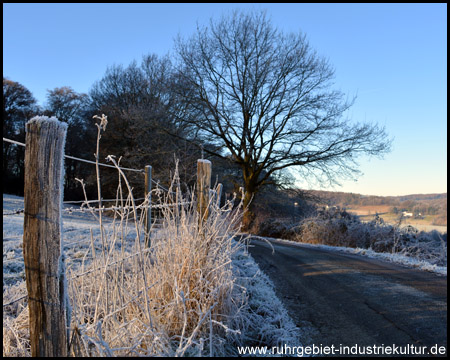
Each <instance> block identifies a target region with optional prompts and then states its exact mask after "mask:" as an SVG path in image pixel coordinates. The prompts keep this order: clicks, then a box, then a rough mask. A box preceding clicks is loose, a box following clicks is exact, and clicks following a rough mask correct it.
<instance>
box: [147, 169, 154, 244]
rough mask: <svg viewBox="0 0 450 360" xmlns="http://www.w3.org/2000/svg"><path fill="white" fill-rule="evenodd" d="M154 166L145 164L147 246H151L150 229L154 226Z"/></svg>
mask: <svg viewBox="0 0 450 360" xmlns="http://www.w3.org/2000/svg"><path fill="white" fill-rule="evenodd" d="M151 191H152V167H151V166H150V165H146V166H145V197H147V196H148V209H147V218H146V221H145V246H147V247H150V229H151V227H152V208H151V206H152V195H151Z"/></svg>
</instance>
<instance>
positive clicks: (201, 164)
mask: <svg viewBox="0 0 450 360" xmlns="http://www.w3.org/2000/svg"><path fill="white" fill-rule="evenodd" d="M210 187H211V161H209V160H203V159H199V160H197V211H198V215H199V224H200V225H201V224H202V223H203V222H204V221H206V219H207V218H208V206H209V188H210Z"/></svg>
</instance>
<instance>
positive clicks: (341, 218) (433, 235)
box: [294, 210, 447, 266]
mask: <svg viewBox="0 0 450 360" xmlns="http://www.w3.org/2000/svg"><path fill="white" fill-rule="evenodd" d="M400 225H401V219H399V221H398V223H397V224H396V225H388V224H385V223H384V221H383V219H381V218H380V217H378V216H376V217H375V218H374V220H372V221H370V222H368V223H363V222H361V221H360V220H359V219H358V217H356V216H353V215H350V214H348V213H346V212H342V211H335V210H332V211H322V212H319V214H318V215H317V216H315V217H311V218H308V219H305V220H303V221H302V222H301V223H300V226H299V227H297V228H296V229H297V233H296V236H295V237H294V240H296V241H299V242H304V243H310V244H324V245H332V246H345V247H352V248H364V249H372V250H374V251H375V252H388V253H397V254H402V255H406V256H409V257H414V258H416V259H419V260H425V261H427V262H429V263H431V264H433V265H439V266H446V265H447V234H444V235H441V234H439V233H438V232H437V231H435V230H434V231H431V232H424V231H421V232H419V231H418V230H417V229H416V228H414V227H412V226H406V227H403V228H401V227H400Z"/></svg>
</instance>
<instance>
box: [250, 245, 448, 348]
mask: <svg viewBox="0 0 450 360" xmlns="http://www.w3.org/2000/svg"><path fill="white" fill-rule="evenodd" d="M271 245H272V246H273V248H272V247H271ZM271 245H270V244H267V243H266V242H264V241H261V240H255V239H252V240H251V241H250V246H249V252H250V254H251V255H252V256H253V258H254V259H255V260H256V262H257V263H258V264H259V266H260V268H261V270H262V271H263V272H264V273H266V274H267V275H268V276H269V277H270V279H271V280H272V282H273V283H274V285H275V288H276V291H277V293H278V295H279V298H280V299H281V300H282V301H283V303H284V304H285V306H286V308H287V310H288V312H289V314H290V315H291V317H292V319H293V320H294V322H296V324H297V326H299V327H309V328H310V329H312V330H313V332H312V335H311V338H310V339H309V341H311V344H303V345H312V344H315V345H320V344H322V345H323V346H332V345H334V346H335V347H339V346H340V345H342V346H354V345H358V346H373V345H377V346H381V345H383V344H384V345H386V346H392V345H394V344H395V345H398V346H409V345H414V346H427V348H428V349H429V348H431V347H432V346H433V345H436V344H437V345H439V346H445V347H446V346H447V277H446V276H439V275H435V274H432V273H427V272H424V271H419V270H416V269H408V268H405V267H402V266H399V265H395V264H392V263H386V262H381V261H379V260H374V259H370V258H366V257H362V256H358V255H352V254H344V253H338V252H333V251H327V250H322V249H317V248H311V247H308V246H302V245H300V244H288V243H283V242H279V241H271ZM335 356H336V355H335Z"/></svg>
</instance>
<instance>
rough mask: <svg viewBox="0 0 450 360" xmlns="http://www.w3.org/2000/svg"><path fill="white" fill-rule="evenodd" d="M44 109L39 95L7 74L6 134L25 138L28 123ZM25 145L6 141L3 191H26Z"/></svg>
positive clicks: (4, 145)
mask: <svg viewBox="0 0 450 360" xmlns="http://www.w3.org/2000/svg"><path fill="white" fill-rule="evenodd" d="M39 112H40V109H39V106H38V105H37V103H36V99H35V98H34V96H33V95H32V94H31V92H30V91H29V90H28V89H27V88H26V87H25V86H23V85H22V84H20V83H18V82H16V81H12V80H9V79H7V78H5V77H4V78H3V136H4V137H5V138H9V139H13V140H17V141H20V142H25V123H26V122H27V121H28V120H29V119H31V118H32V117H33V116H34V115H36V114H38V113H39ZM23 162H24V149H23V148H22V147H20V146H17V145H13V144H11V143H8V142H3V192H9V193H16V194H19V195H23V181H24V166H23Z"/></svg>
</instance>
